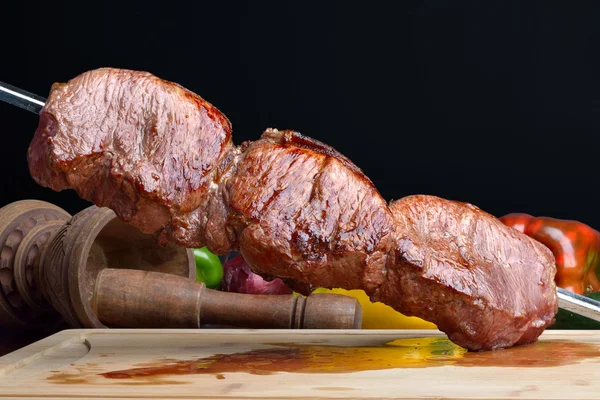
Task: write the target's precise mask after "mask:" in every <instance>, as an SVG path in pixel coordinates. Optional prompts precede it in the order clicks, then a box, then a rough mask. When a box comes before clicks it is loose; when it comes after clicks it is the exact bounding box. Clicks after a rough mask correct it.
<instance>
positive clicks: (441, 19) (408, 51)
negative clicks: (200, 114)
mask: <svg viewBox="0 0 600 400" xmlns="http://www.w3.org/2000/svg"><path fill="white" fill-rule="evenodd" d="M393 3H398V4H395V5H391V4H393ZM596 4H599V3H597V2H596ZM0 16H1V18H2V22H1V23H0V38H1V40H2V42H1V43H2V45H1V49H0V80H3V81H6V82H9V83H11V84H13V85H16V86H20V87H22V88H24V89H26V90H29V91H32V92H35V93H38V94H39V95H42V96H46V95H47V94H48V90H49V88H50V85H51V84H52V83H53V82H55V81H65V80H68V79H70V78H72V77H74V76H75V75H78V74H79V73H81V72H84V71H86V70H89V69H93V68H98V67H102V66H112V67H121V68H131V69H141V70H147V71H150V72H152V73H154V74H155V75H158V76H160V77H162V78H165V79H169V80H172V81H176V82H178V83H180V84H182V85H183V86H185V87H187V88H188V89H191V90H192V91H195V92H196V93H198V94H200V95H201V96H203V97H204V98H206V99H207V100H209V101H210V102H212V103H213V104H215V105H216V106H217V107H218V108H219V109H221V111H223V112H224V113H225V114H226V115H227V116H228V117H229V118H230V120H231V121H232V123H233V126H234V138H235V140H236V142H237V143H241V142H242V141H244V140H248V139H256V138H258V137H259V136H260V134H261V132H262V131H263V130H264V129H265V128H267V127H277V128H280V129H283V128H289V129H296V130H298V131H300V132H302V133H304V134H305V135H308V136H312V137H314V138H316V139H319V140H321V141H324V142H326V143H328V144H330V145H332V146H333V147H335V148H337V149H338V150H340V151H341V152H342V153H344V154H345V155H347V156H348V157H349V158H350V159H351V160H353V161H354V162H355V163H356V164H357V165H358V166H359V167H361V168H362V169H363V170H364V171H365V173H366V174H367V175H368V176H369V177H370V178H371V179H372V180H373V181H374V183H375V184H376V185H377V187H378V188H379V189H380V191H381V193H382V194H383V196H384V197H386V198H387V199H393V198H399V197H402V196H405V195H409V194H413V193H428V194H435V195H438V196H442V197H446V198H450V199H457V200H462V201H468V202H471V203H473V204H476V205H478V206H480V207H481V208H483V209H485V210H487V211H488V212H490V213H492V214H495V215H497V216H500V215H503V214H505V213H508V212H517V211H521V212H529V213H532V214H537V215H540V214H543V215H550V216H555V217H560V218H572V219H578V220H581V221H585V222H587V223H588V224H590V225H592V226H594V227H596V228H599V229H600V211H599V210H598V207H597V204H598V197H597V193H598V190H597V186H598V179H597V176H598V173H597V168H598V164H599V163H598V161H597V154H598V147H597V146H598V145H599V144H600V141H599V140H598V139H597V131H598V128H599V125H600V119H599V117H600V98H599V96H598V88H599V86H600V79H599V75H598V71H599V67H600V65H599V64H600V56H599V50H600V24H598V23H597V21H598V20H599V18H600V8H599V7H598V6H595V5H594V3H593V2H587V3H586V2H581V1H578V2H565V1H563V2H557V3H553V2H548V1H542V2H539V3H535V2H533V1H524V2H514V3H508V2H504V1H502V2H500V1H498V2H487V1H473V2H464V3H463V2H457V1H446V2H443V1H398V2H392V1H389V2H381V3H379V2H376V1H367V2H364V1H361V2H358V1H339V2H333V1H322V2H319V3H314V4H309V3H308V2H304V1H270V2H250V1H247V2H227V1H218V0H213V1H211V2H204V1H195V2H192V1H190V2H187V3H183V2H177V1H147V2H139V3H138V4H134V3H128V2H126V1H122V2H118V3H107V2H100V1H97V2H83V1H73V2H66V1H52V2H50V1H44V2H35V1H20V2H19V1H3V2H2V5H0ZM0 120H1V121H2V125H1V128H0V129H1V131H2V139H3V142H2V143H3V145H2V146H0V167H2V173H3V177H2V181H1V189H0V191H1V195H0V203H1V204H5V203H8V202H12V201H15V200H19V199H23V198H37V199H44V200H49V201H53V202H55V203H57V204H58V205H60V206H62V207H65V208H66V209H67V210H68V211H70V212H77V211H79V210H81V209H82V208H84V207H86V206H87V205H88V203H86V202H83V201H81V200H79V199H78V198H77V196H76V195H75V193H74V192H72V191H69V192H62V193H54V192H52V191H50V190H49V189H44V188H41V187H38V186H37V185H36V184H35V183H34V182H33V180H32V179H31V177H30V176H29V172H28V169H27V164H26V150H27V146H28V144H29V141H30V139H31V137H32V134H33V132H34V130H35V128H36V126H37V118H36V117H35V116H34V115H33V114H29V113H27V112H25V111H22V110H19V109H16V108H14V107H12V106H9V105H6V104H0Z"/></svg>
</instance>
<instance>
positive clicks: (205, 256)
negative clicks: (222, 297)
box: [194, 247, 223, 289]
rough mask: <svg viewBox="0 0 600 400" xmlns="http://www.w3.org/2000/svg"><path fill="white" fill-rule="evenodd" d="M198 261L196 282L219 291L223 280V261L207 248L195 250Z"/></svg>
mask: <svg viewBox="0 0 600 400" xmlns="http://www.w3.org/2000/svg"><path fill="white" fill-rule="evenodd" d="M194 258H195V260H196V280H197V281H199V282H203V283H204V284H205V285H206V287H207V288H209V289H217V288H218V287H219V286H220V285H221V280H222V279H223V265H222V264H221V260H220V259H219V257H217V256H216V255H215V254H213V253H212V252H210V250H208V249H207V248H206V247H202V248H201V249H194Z"/></svg>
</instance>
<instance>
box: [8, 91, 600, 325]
mask: <svg viewBox="0 0 600 400" xmlns="http://www.w3.org/2000/svg"><path fill="white" fill-rule="evenodd" d="M0 100H3V101H5V102H7V103H9V104H12V105H13V106H17V107H20V108H22V109H24V110H27V111H30V112H32V113H34V114H39V113H40V111H41V110H42V107H44V104H45V102H46V99H44V98H43V97H40V96H37V95H35V94H33V93H29V92H27V91H25V90H23V89H19V88H16V87H14V86H12V85H9V84H8V83H4V82H1V81H0ZM557 295H558V306H559V307H560V308H562V309H564V310H567V311H570V312H573V313H575V314H579V315H582V316H584V317H586V318H590V319H593V320H595V321H600V302H599V301H596V300H593V299H590V298H588V297H585V296H581V295H578V294H576V293H573V292H570V291H568V290H565V289H562V288H557Z"/></svg>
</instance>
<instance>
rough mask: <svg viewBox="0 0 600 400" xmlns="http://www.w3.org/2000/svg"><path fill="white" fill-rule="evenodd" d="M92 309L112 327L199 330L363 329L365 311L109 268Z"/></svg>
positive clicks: (352, 303)
mask: <svg viewBox="0 0 600 400" xmlns="http://www.w3.org/2000/svg"><path fill="white" fill-rule="evenodd" d="M92 307H93V310H94V312H95V313H96V315H97V317H98V319H99V320H100V321H102V322H103V323H104V324H105V325H107V326H113V327H122V328H199V327H200V321H202V323H203V324H214V325H227V326H238V327H244V328H263V329H264V328H283V329H286V328H296V329H358V328H360V325H361V322H362V309H361V307H360V304H359V303H358V301H357V300H356V299H354V298H352V297H349V296H343V295H334V294H314V295H311V296H308V297H306V298H305V297H303V296H298V297H296V296H294V295H250V294H241V293H230V292H222V291H218V290H211V289H207V288H206V286H205V285H204V284H203V283H201V282H195V281H194V280H191V279H186V278H184V277H181V276H176V275H171V274H165V273H160V272H150V271H141V270H132V269H113V268H106V269H104V270H102V271H101V272H100V274H99V275H98V278H97V280H96V286H95V289H94V297H93V299H92Z"/></svg>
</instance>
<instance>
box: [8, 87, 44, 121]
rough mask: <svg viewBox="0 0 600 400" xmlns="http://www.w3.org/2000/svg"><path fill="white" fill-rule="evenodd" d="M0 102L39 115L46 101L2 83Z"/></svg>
mask: <svg viewBox="0 0 600 400" xmlns="http://www.w3.org/2000/svg"><path fill="white" fill-rule="evenodd" d="M0 100H3V101H5V102H7V103H8V104H12V105H13V106H17V107H19V108H22V109H24V110H27V111H30V112H32V113H34V114H39V113H40V111H42V107H44V104H45V103H46V99H44V98H43V97H40V96H37V95H35V94H33V93H29V92H27V91H25V90H23V89H19V88H16V87H14V86H12V85H9V84H8V83H4V82H1V81H0Z"/></svg>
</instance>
